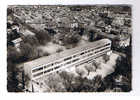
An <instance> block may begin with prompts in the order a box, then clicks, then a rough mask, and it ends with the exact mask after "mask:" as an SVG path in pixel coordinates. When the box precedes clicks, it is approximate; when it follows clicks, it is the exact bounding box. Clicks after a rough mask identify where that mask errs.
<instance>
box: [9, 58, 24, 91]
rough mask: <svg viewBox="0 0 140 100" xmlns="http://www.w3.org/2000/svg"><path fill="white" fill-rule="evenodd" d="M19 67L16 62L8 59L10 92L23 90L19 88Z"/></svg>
mask: <svg viewBox="0 0 140 100" xmlns="http://www.w3.org/2000/svg"><path fill="white" fill-rule="evenodd" d="M18 70H19V69H18V68H17V67H16V64H15V63H13V62H12V61H9V60H8V65H7V90H8V92H21V91H22V89H20V88H19V86H18V85H19V80H18V78H17V76H18Z"/></svg>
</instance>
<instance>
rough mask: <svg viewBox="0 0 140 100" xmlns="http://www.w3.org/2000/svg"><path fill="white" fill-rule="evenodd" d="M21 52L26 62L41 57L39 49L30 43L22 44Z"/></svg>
mask: <svg viewBox="0 0 140 100" xmlns="http://www.w3.org/2000/svg"><path fill="white" fill-rule="evenodd" d="M20 52H21V55H22V59H23V60H24V61H27V60H32V59H35V58H38V57H39V52H38V49H37V48H36V47H34V46H31V45H30V44H29V43H21V45H20Z"/></svg>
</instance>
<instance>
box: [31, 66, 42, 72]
mask: <svg viewBox="0 0 140 100" xmlns="http://www.w3.org/2000/svg"><path fill="white" fill-rule="evenodd" d="M40 70H43V67H39V68H37V69H33V70H32V72H33V73H34V72H37V71H40Z"/></svg>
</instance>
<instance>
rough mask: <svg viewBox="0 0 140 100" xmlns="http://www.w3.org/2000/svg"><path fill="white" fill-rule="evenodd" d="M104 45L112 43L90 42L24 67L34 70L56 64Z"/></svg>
mask: <svg viewBox="0 0 140 100" xmlns="http://www.w3.org/2000/svg"><path fill="white" fill-rule="evenodd" d="M104 43H111V41H110V40H109V39H101V40H98V41H95V42H90V43H87V44H85V45H82V46H78V47H75V48H72V49H68V50H65V51H62V52H60V53H55V54H52V55H49V56H44V57H41V58H38V59H35V60H32V61H28V62H26V63H24V66H26V65H28V66H31V67H32V68H34V67H37V66H40V65H44V64H47V63H50V62H54V61H56V60H60V59H62V58H65V57H69V56H71V55H73V54H76V53H79V52H80V51H83V50H87V49H90V48H93V47H98V46H100V45H103V44H104Z"/></svg>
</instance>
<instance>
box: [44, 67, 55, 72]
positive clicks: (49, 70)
mask: <svg viewBox="0 0 140 100" xmlns="http://www.w3.org/2000/svg"><path fill="white" fill-rule="evenodd" d="M51 71H53V69H52V68H51V69H48V70H46V71H44V73H48V72H51Z"/></svg>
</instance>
